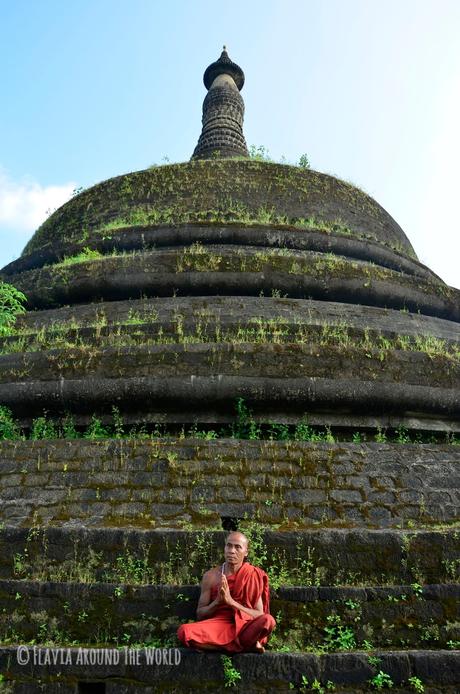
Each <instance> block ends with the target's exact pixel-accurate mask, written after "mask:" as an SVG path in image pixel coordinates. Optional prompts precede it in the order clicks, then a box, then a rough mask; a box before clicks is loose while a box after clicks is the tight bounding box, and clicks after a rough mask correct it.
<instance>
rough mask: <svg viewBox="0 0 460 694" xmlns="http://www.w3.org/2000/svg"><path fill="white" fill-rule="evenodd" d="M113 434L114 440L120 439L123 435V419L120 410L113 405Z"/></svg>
mask: <svg viewBox="0 0 460 694" xmlns="http://www.w3.org/2000/svg"><path fill="white" fill-rule="evenodd" d="M112 418H113V433H114V436H115V438H116V439H121V438H123V436H124V435H125V429H124V423H123V417H122V416H121V414H120V410H119V409H118V407H115V405H114V406H113V407H112Z"/></svg>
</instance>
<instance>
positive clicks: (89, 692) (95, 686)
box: [78, 682, 105, 694]
mask: <svg viewBox="0 0 460 694" xmlns="http://www.w3.org/2000/svg"><path fill="white" fill-rule="evenodd" d="M78 694H105V683H104V682H79V683H78Z"/></svg>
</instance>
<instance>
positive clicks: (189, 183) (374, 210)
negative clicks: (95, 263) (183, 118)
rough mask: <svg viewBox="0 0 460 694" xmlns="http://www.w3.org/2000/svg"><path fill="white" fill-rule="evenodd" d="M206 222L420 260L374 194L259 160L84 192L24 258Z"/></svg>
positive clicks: (193, 167)
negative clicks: (319, 236)
mask: <svg viewBox="0 0 460 694" xmlns="http://www.w3.org/2000/svg"><path fill="white" fill-rule="evenodd" d="M197 221H198V222H199V221H211V222H215V221H224V222H228V221H240V222H243V223H245V224H254V223H266V224H267V223H268V224H271V225H273V224H279V223H284V224H292V225H297V226H300V227H306V228H311V227H319V228H321V227H323V228H325V229H326V230H327V231H328V232H329V233H334V232H338V233H341V234H346V235H349V236H351V237H353V238H358V239H362V240H366V239H367V240H371V241H374V242H377V243H379V244H383V245H384V246H386V247H388V248H391V249H393V250H396V251H397V252H399V253H402V254H403V255H407V256H409V257H412V258H414V257H415V254H414V250H413V248H412V246H411V244H410V243H409V241H408V239H407V237H406V236H405V234H404V232H403V231H402V229H401V228H400V227H399V225H398V224H397V223H396V222H395V221H394V219H392V218H391V217H390V216H389V215H388V214H387V213H386V212H385V210H384V209H383V208H382V207H381V206H380V205H379V204H378V203H377V202H375V200H373V199H372V198H371V197H369V195H367V194H366V193H364V192H363V191H361V190H359V189H358V188H356V187H354V186H352V185H350V184H349V183H346V182H344V181H340V180H338V179H337V178H334V177H332V176H328V175H326V174H322V173H318V172H316V171H312V170H309V169H299V168H297V167H294V166H286V165H281V164H272V163H268V162H259V161H252V160H244V159H242V160H232V159H230V160H229V159H227V160H225V159H222V160H217V159H216V160H215V161H213V160H203V161H200V160H198V161H191V162H188V163H185V164H174V165H170V166H161V167H155V168H152V169H147V170H145V171H138V172H136V173H131V174H126V175H123V176H118V177H117V178H112V179H109V180H108V181H104V182H103V183H100V184H98V185H96V186H93V187H92V188H89V189H88V190H86V191H84V192H82V193H81V194H80V195H78V196H76V197H75V198H73V199H72V200H70V201H69V202H68V203H66V204H65V205H63V206H62V207H61V208H60V209H59V210H57V211H56V212H55V213H54V214H53V215H51V217H50V218H49V219H48V220H47V221H46V222H45V223H44V224H43V225H42V226H41V227H40V228H39V229H38V231H37V232H36V234H35V235H34V236H33V237H32V239H31V241H30V242H29V243H28V244H27V246H26V248H25V249H24V253H23V255H29V254H31V253H34V252H36V251H43V250H47V251H51V249H52V247H53V246H54V244H56V243H59V244H62V243H64V244H66V243H69V244H76V243H77V244H78V243H80V244H82V245H83V246H85V245H88V244H87V240H88V238H89V236H90V235H91V234H93V233H94V232H97V233H98V234H99V236H102V237H104V236H105V237H107V236H110V233H111V232H112V231H114V230H115V229H116V228H117V227H128V228H129V227H131V226H136V225H146V224H159V223H163V224H164V223H166V224H172V225H174V224H177V223H184V222H197Z"/></svg>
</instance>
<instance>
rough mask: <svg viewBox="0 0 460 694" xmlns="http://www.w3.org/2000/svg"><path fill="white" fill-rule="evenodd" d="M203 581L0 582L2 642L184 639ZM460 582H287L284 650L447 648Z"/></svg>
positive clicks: (456, 637) (282, 603)
mask: <svg viewBox="0 0 460 694" xmlns="http://www.w3.org/2000/svg"><path fill="white" fill-rule="evenodd" d="M198 597H199V586H196V585H195V586H187V585H177V586H172V585H160V586H146V585H133V584H130V585H127V584H120V583H92V584H91V583H68V582H61V583H51V582H46V583H43V582H38V581H19V580H10V581H0V641H2V642H4V643H5V642H6V643H14V642H26V643H31V642H32V643H43V642H59V643H67V644H71V643H75V642H76V643H79V644H85V645H87V644H92V645H102V644H116V645H123V644H129V643H153V642H156V643H158V644H163V645H165V644H166V643H168V644H169V645H178V644H177V642H176V640H175V632H176V630H177V627H178V626H179V624H182V623H183V622H186V621H189V620H194V619H196V617H195V610H196V605H197V601H198ZM459 598H460V586H459V585H427V586H423V587H422V586H420V585H419V584H412V585H409V586H408V585H403V586H391V587H373V588H372V587H361V588H358V587H355V588H351V587H335V586H334V587H332V586H327V587H305V586H291V587H285V586H280V587H279V588H277V590H273V589H272V591H271V613H272V614H273V615H274V616H275V618H276V620H277V622H278V626H277V629H276V631H275V632H274V635H273V636H272V639H271V641H270V647H271V648H274V649H275V650H277V649H279V648H281V647H282V648H287V647H288V648H289V649H290V650H299V649H300V650H306V649H314V648H318V649H321V648H323V649H326V650H333V649H341V648H342V649H344V648H345V649H346V648H355V647H357V646H361V645H363V644H364V645H365V642H368V643H372V646H373V647H379V648H382V647H383V648H389V647H392V648H398V647H401V646H403V647H405V648H407V647H410V648H416V647H417V646H418V645H419V644H422V645H423V646H425V647H427V646H429V647H431V648H446V647H448V646H449V645H451V644H454V643H460V624H459V617H460V614H459V611H460V602H459Z"/></svg>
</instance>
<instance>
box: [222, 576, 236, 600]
mask: <svg viewBox="0 0 460 694" xmlns="http://www.w3.org/2000/svg"><path fill="white" fill-rule="evenodd" d="M219 597H220V601H221V602H223V603H225V604H226V605H230V606H233V604H234V600H233V598H232V596H231V595H230V588H229V587H228V581H227V577H226V576H225V574H222V579H221V584H220V590H219Z"/></svg>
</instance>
